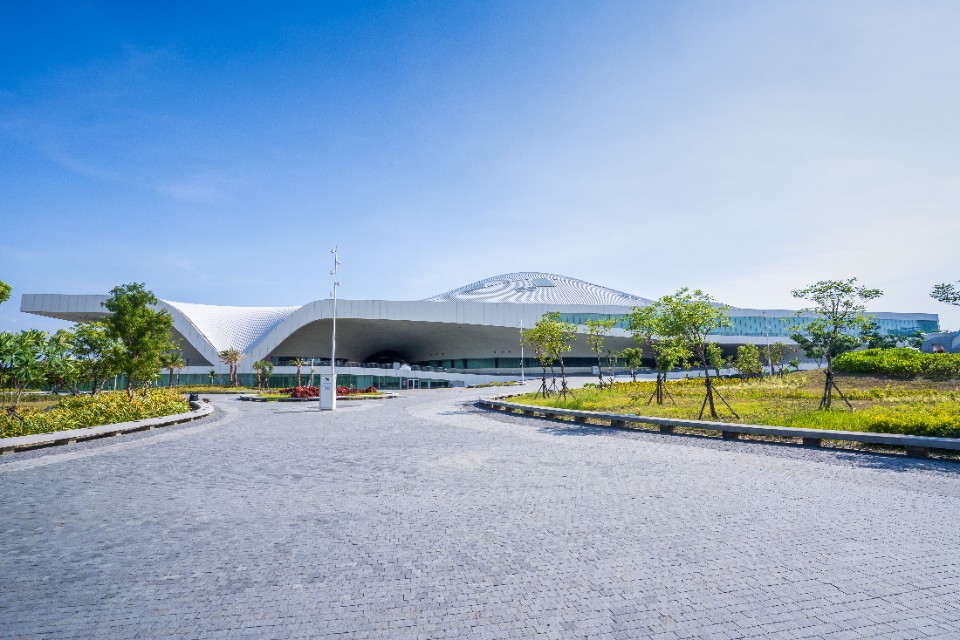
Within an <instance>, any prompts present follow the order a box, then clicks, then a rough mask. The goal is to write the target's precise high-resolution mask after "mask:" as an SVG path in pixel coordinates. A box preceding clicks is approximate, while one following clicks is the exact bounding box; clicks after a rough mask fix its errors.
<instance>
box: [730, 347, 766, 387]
mask: <svg viewBox="0 0 960 640" xmlns="http://www.w3.org/2000/svg"><path fill="white" fill-rule="evenodd" d="M733 367H734V368H735V369H736V370H737V372H738V373H739V374H740V377H741V378H744V379H746V378H762V377H763V364H762V363H761V362H760V349H758V348H757V345H755V344H744V345H740V346H739V347H737V357H736V359H734V361H733Z"/></svg>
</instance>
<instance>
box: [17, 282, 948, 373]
mask: <svg viewBox="0 0 960 640" xmlns="http://www.w3.org/2000/svg"><path fill="white" fill-rule="evenodd" d="M106 299H107V296H104V295H60V294H56V295H53V294H25V295H24V296H23V298H22V301H21V310H22V311H25V312H28V313H34V314H37V315H43V316H49V317H53V318H60V319H63V320H70V321H74V322H85V321H92V320H96V319H99V318H102V317H104V316H106V315H107V314H108V312H107V311H106V310H105V309H104V308H103V306H102V303H103V302H104V301H105V300H106ZM649 303H650V300H648V299H646V298H642V297H639V296H635V295H631V294H629V293H624V292H622V291H616V290H614V289H609V288H606V287H602V286H598V285H595V284H591V283H589V282H584V281H582V280H577V279H575V278H569V277H566V276H560V275H556V274H550V273H536V272H524V273H510V274H504V275H500V276H494V277H491V278H487V279H485V280H480V281H478V282H474V283H472V284H468V285H465V286H463V287H459V288H457V289H453V290H451V291H448V292H446V293H442V294H440V295H437V296H433V297H430V298H427V299H425V300H418V301H390V300H342V299H341V300H338V302H337V367H338V373H339V374H340V375H341V377H342V378H343V379H344V380H346V381H347V382H348V383H353V384H356V385H357V386H368V385H369V384H378V383H379V385H378V386H407V385H421V384H422V385H423V386H436V385H446V384H460V383H475V382H482V381H484V380H487V379H490V378H489V377H490V376H492V375H497V374H500V375H503V374H516V373H519V371H520V367H521V359H520V358H521V348H520V335H519V330H520V328H521V327H530V326H533V324H534V323H536V322H537V320H539V319H540V317H541V316H542V315H543V314H544V313H547V312H555V311H556V312H559V313H560V314H561V319H562V320H565V321H567V322H571V323H573V324H576V325H582V324H583V323H584V322H585V321H586V320H588V319H596V318H611V317H612V318H615V319H616V320H617V322H618V326H617V327H616V328H615V329H613V330H612V331H611V332H610V335H609V336H608V338H607V344H606V348H608V349H610V350H612V351H618V350H620V349H623V348H625V347H628V346H635V344H634V342H633V340H632V338H631V336H630V334H629V333H628V332H627V331H626V328H625V327H626V324H625V321H624V316H625V315H626V314H628V313H629V312H630V310H631V309H632V308H633V307H637V306H643V305H646V304H649ZM158 306H159V307H160V308H163V309H166V310H167V311H168V312H169V313H170V314H171V315H172V316H173V321H174V322H173V326H174V331H175V334H176V336H175V337H177V338H179V339H181V347H182V350H183V354H184V359H185V360H187V362H188V365H189V366H188V368H187V369H186V370H185V372H186V373H187V374H192V375H195V376H206V375H207V373H208V372H209V371H210V370H211V369H215V370H217V371H221V370H222V371H225V370H226V369H225V365H222V364H221V363H220V362H219V358H218V356H217V354H218V353H219V352H220V351H222V350H224V349H229V348H235V349H239V350H241V351H243V352H244V353H246V354H247V357H246V359H245V360H244V361H243V362H242V363H241V366H240V372H241V373H242V374H250V373H251V372H252V369H251V366H252V364H253V362H255V361H257V360H261V359H263V360H270V361H272V362H273V363H274V365H275V366H276V369H275V375H280V376H283V375H287V376H289V375H290V374H291V373H292V372H293V371H294V370H295V369H294V367H293V366H292V365H291V363H292V362H293V361H294V360H295V359H296V358H302V359H304V360H306V361H307V363H308V364H307V369H309V367H311V366H313V367H316V368H317V370H318V371H319V368H320V367H328V366H329V364H330V361H329V354H330V347H331V329H332V316H333V302H332V300H316V301H314V302H310V303H308V304H305V305H303V306H301V307H227V306H216V305H205V304H195V303H184V302H173V301H166V300H163V301H161V302H160V304H159V305H158ZM730 315H731V319H732V323H733V326H732V327H729V328H725V329H723V330H721V331H719V332H717V335H716V336H715V337H714V339H715V340H716V341H717V342H718V343H720V344H721V345H724V346H726V347H730V348H733V347H735V346H736V345H740V344H746V343H760V344H765V343H766V342H768V341H777V340H779V341H781V342H785V343H791V341H790V340H789V337H788V336H789V334H790V333H791V330H790V326H791V325H793V324H795V323H797V321H798V318H797V317H796V315H795V312H794V311H790V310H760V309H736V308H733V309H731V310H730ZM873 315H874V316H875V317H876V319H877V321H878V323H879V324H880V325H881V327H882V329H883V330H884V331H886V332H887V333H889V334H894V335H909V334H912V333H913V332H914V331H916V330H920V331H923V332H925V333H929V332H933V331H937V330H938V328H939V320H938V318H937V316H936V315H935V314H923V313H874V314H873ZM800 321H801V322H802V321H803V319H802V318H800ZM581 328H582V326H581ZM530 356H531V354H529V353H525V354H524V363H523V364H524V366H525V367H526V368H527V369H528V370H529V369H532V368H535V367H536V366H537V365H536V362H535V361H534V360H533V358H532V357H530ZM565 361H567V362H568V364H569V365H570V368H571V369H574V370H577V369H580V370H584V369H587V368H589V367H590V366H592V365H593V364H596V356H595V355H594V354H593V352H592V351H591V350H590V348H589V347H588V345H587V344H586V342H585V341H584V340H583V337H582V336H580V337H579V338H578V339H577V341H576V342H575V343H574V345H573V350H572V351H571V352H570V354H569V355H568V356H567V357H566V358H565ZM288 381H289V379H283V380H281V381H280V383H281V384H284V383H286V382H288Z"/></svg>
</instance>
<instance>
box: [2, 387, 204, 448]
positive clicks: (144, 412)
mask: <svg viewBox="0 0 960 640" xmlns="http://www.w3.org/2000/svg"><path fill="white" fill-rule="evenodd" d="M189 410H190V404H189V403H188V402H187V401H186V400H184V398H183V395H182V394H180V393H177V392H176V391H173V390H172V389H151V390H150V391H149V392H148V393H147V395H146V396H144V395H143V394H141V393H136V394H134V397H133V399H132V400H130V399H129V398H127V394H126V393H124V392H122V391H116V392H104V393H98V394H97V395H95V396H89V395H77V396H66V397H64V398H62V399H61V400H60V402H59V403H57V405H56V406H55V407H53V408H52V409H50V410H49V411H43V410H40V409H35V408H27V409H23V410H22V411H21V413H20V417H21V418H22V420H19V419H17V418H16V417H15V416H13V415H10V414H6V413H4V414H0V437H5V438H6V437H12V436H24V435H29V434H31V433H49V432H52V431H67V430H69V429H80V428H83V427H95V426H99V425H102V424H116V423H118V422H128V421H130V420H143V419H144V418H158V417H160V416H169V415H173V414H175V413H184V412H186V411H189Z"/></svg>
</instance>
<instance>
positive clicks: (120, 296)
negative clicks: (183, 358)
mask: <svg viewBox="0 0 960 640" xmlns="http://www.w3.org/2000/svg"><path fill="white" fill-rule="evenodd" d="M159 302H160V301H159V300H158V299H157V297H156V296H155V295H153V292H152V291H148V290H147V289H145V288H144V285H143V283H136V282H135V283H132V284H125V285H122V286H119V287H114V288H113V290H111V291H110V298H109V299H108V300H107V301H106V302H104V303H103V306H104V307H106V309H107V310H108V311H110V312H111V314H112V315H111V316H110V317H109V318H108V319H107V322H106V324H107V326H108V327H109V329H110V335H111V336H112V337H113V338H115V339H116V340H117V341H118V342H119V343H120V344H121V345H122V348H121V352H120V357H119V361H118V365H119V369H120V371H122V372H123V373H126V374H127V396H128V397H129V398H130V399H131V400H132V399H133V387H134V382H135V381H136V382H138V383H140V384H141V385H143V388H144V393H146V388H147V385H149V384H150V382H152V381H153V380H156V379H157V377H158V376H159V371H160V356H161V354H162V353H163V352H165V351H169V350H170V349H171V348H174V347H175V345H174V344H173V341H172V339H171V329H172V328H173V318H172V317H171V316H170V314H169V313H167V311H166V310H161V311H155V310H153V309H152V308H151V307H152V306H155V305H157V304H158V303H159Z"/></svg>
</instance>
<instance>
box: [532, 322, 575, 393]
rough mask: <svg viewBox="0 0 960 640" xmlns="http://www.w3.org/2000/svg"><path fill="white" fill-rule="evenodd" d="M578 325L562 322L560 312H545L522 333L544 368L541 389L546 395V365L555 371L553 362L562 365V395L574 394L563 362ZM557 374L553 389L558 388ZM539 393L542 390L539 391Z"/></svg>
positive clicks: (560, 391)
mask: <svg viewBox="0 0 960 640" xmlns="http://www.w3.org/2000/svg"><path fill="white" fill-rule="evenodd" d="M576 330H577V328H576V326H574V325H572V324H570V323H568V322H562V321H561V320H560V312H558V311H554V312H553V313H544V314H543V315H542V316H541V317H540V319H539V320H537V323H536V324H535V325H534V326H533V327H531V328H530V329H525V330H524V331H523V333H522V334H521V335H523V339H524V340H525V341H526V344H529V345H530V347H531V348H532V349H533V351H534V354H536V356H537V359H538V360H540V364H541V366H542V367H543V369H544V375H543V384H542V385H541V387H540V390H541V391H542V392H543V394H544V397H546V396H547V395H548V393H549V392H548V390H547V375H546V367H547V366H549V367H550V369H551V371H553V363H554V362H556V363H558V364H559V365H560V390H559V393H560V397H561V398H566V397H567V394H570V395H573V393H572V392H571V391H570V389H569V387H568V386H567V372H566V368H565V367H564V364H563V354H564V353H567V352H568V351H570V350H571V349H572V348H573V340H574V338H576V335H577V334H576ZM556 387H557V379H556V375H555V374H554V376H553V390H554V391H555V390H557V389H556ZM537 393H538V394H539V393H540V391H538V392H537Z"/></svg>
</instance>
